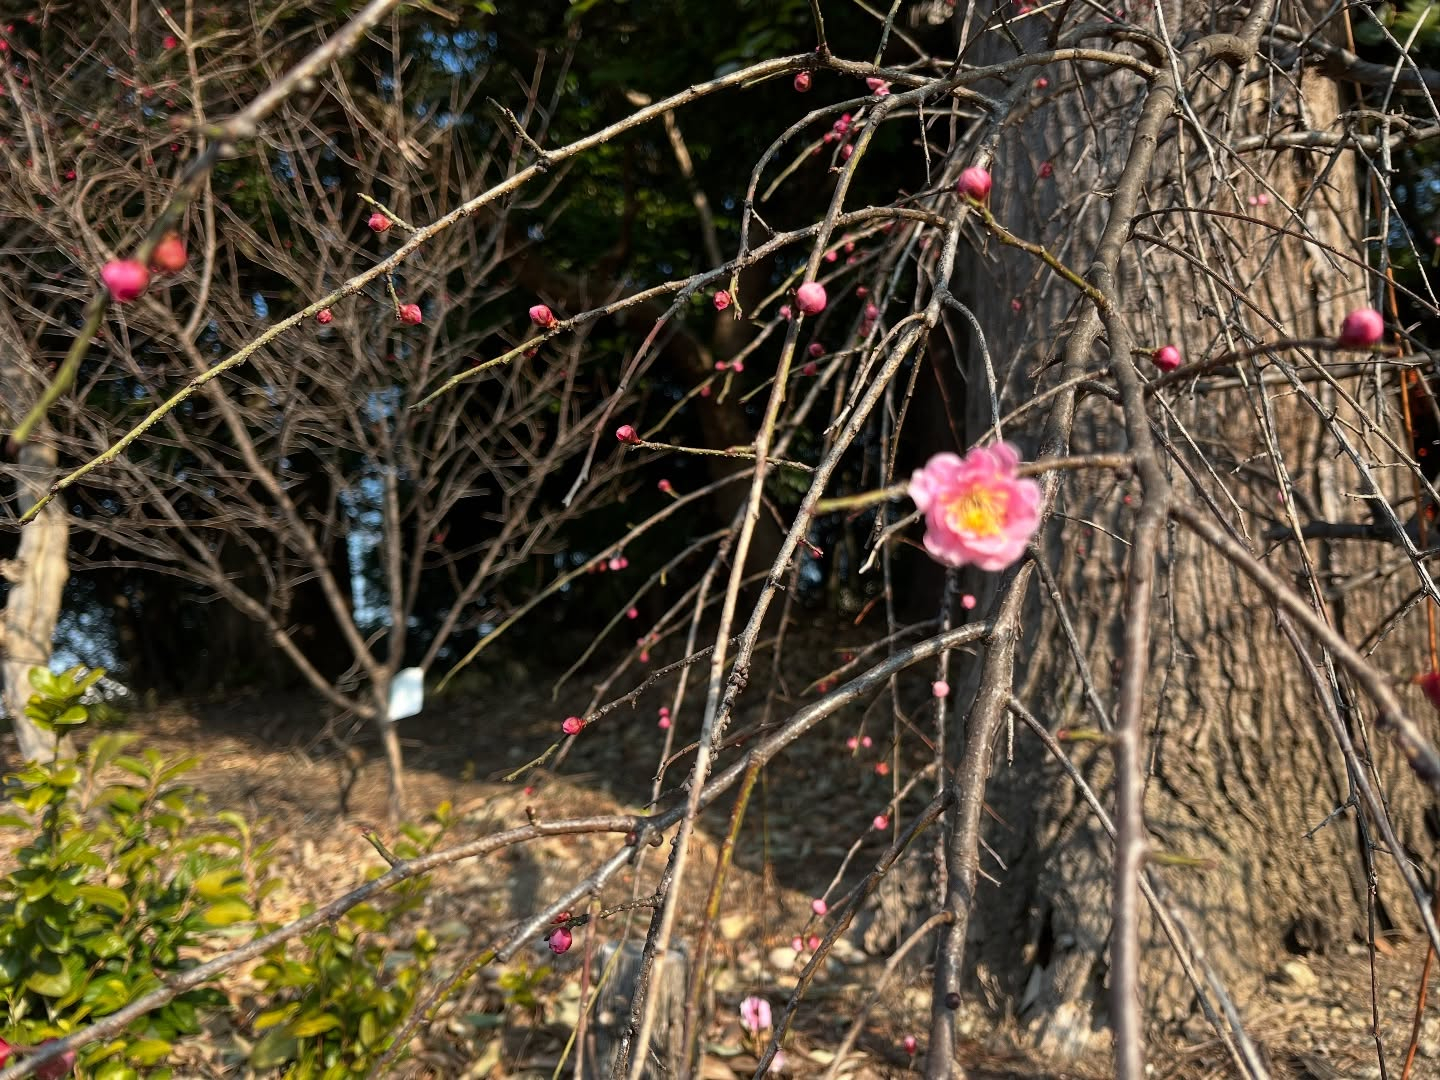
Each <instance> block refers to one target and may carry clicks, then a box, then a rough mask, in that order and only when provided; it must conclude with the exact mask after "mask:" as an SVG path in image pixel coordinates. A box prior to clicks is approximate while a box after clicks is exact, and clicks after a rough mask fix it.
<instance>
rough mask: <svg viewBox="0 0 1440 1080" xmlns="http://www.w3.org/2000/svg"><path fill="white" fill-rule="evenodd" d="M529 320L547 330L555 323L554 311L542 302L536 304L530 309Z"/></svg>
mask: <svg viewBox="0 0 1440 1080" xmlns="http://www.w3.org/2000/svg"><path fill="white" fill-rule="evenodd" d="M530 321H531V322H532V323H534V324H535V325H536V326H538V327H540V328H541V329H542V330H548V329H550V327H552V326H554V325H555V313H554V312H553V311H551V310H550V309H549V308H548V307H546V306H545V305H544V304H536V305H535V306H534V307H532V308H531V309H530Z"/></svg>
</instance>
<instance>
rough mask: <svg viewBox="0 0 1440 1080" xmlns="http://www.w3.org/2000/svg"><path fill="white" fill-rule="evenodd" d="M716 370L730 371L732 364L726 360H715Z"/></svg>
mask: <svg viewBox="0 0 1440 1080" xmlns="http://www.w3.org/2000/svg"><path fill="white" fill-rule="evenodd" d="M715 370H716V371H729V370H730V365H729V364H727V363H726V362H725V361H724V360H716V361H715Z"/></svg>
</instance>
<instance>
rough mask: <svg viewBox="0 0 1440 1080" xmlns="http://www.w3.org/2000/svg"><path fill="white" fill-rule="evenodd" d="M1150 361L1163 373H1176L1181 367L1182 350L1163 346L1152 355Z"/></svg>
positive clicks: (1172, 346)
mask: <svg viewBox="0 0 1440 1080" xmlns="http://www.w3.org/2000/svg"><path fill="white" fill-rule="evenodd" d="M1150 359H1151V360H1152V361H1154V363H1155V366H1156V367H1158V368H1159V369H1160V370H1161V371H1174V370H1175V369H1176V368H1178V367H1179V366H1180V363H1181V358H1180V350H1179V349H1177V348H1176V347H1175V346H1174V345H1162V346H1161V347H1160V348H1158V349H1156V350H1155V351H1154V352H1153V353H1151V354H1150Z"/></svg>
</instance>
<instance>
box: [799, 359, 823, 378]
mask: <svg viewBox="0 0 1440 1080" xmlns="http://www.w3.org/2000/svg"><path fill="white" fill-rule="evenodd" d="M800 374H801V375H819V374H820V365H819V364H817V363H815V361H814V360H811V361H810V362H809V363H808V364H806V365H805V366H804V367H803V368H801V369H800Z"/></svg>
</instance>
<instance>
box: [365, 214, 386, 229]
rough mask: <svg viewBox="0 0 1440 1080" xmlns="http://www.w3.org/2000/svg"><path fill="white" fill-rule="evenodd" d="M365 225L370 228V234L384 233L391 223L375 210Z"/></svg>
mask: <svg viewBox="0 0 1440 1080" xmlns="http://www.w3.org/2000/svg"><path fill="white" fill-rule="evenodd" d="M366 224H367V225H369V226H370V231H371V232H384V231H385V230H386V229H388V228H390V226H391V224H392V222H391V221H390V219H389V218H388V217H386V216H385V215H384V214H382V213H380V211H379V210H376V211H375V213H373V214H371V215H370V220H369V221H367V222H366Z"/></svg>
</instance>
